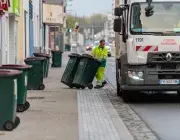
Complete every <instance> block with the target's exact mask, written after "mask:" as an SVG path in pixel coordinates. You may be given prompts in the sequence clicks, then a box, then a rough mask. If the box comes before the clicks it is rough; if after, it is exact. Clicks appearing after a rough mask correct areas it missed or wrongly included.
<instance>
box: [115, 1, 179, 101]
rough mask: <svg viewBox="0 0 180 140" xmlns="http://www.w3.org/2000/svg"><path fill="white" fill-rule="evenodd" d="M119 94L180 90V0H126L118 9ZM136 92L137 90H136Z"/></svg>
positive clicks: (117, 60) (116, 27)
mask: <svg viewBox="0 0 180 140" xmlns="http://www.w3.org/2000/svg"><path fill="white" fill-rule="evenodd" d="M115 16H117V18H116V19H115V20H114V31H115V32H119V34H120V40H121V42H120V49H118V48H116V51H118V52H116V79H117V93H118V95H120V96H121V95H122V97H123V99H124V100H125V101H127V100H128V99H129V98H130V97H131V96H132V94H133V96H135V95H136V93H137V92H139V91H160V90H162V91H178V93H179V91H180V0H174V1H170V0H163V1H162V0H154V1H152V0H147V1H145V0H125V1H124V3H123V5H120V7H118V8H115ZM135 91H136V92H135Z"/></svg>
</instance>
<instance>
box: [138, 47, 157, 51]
mask: <svg viewBox="0 0 180 140" xmlns="http://www.w3.org/2000/svg"><path fill="white" fill-rule="evenodd" d="M136 51H145V52H147V51H155V52H157V51H158V46H136Z"/></svg>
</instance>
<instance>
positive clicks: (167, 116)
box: [106, 57, 180, 140]
mask: <svg viewBox="0 0 180 140" xmlns="http://www.w3.org/2000/svg"><path fill="white" fill-rule="evenodd" d="M115 74H116V73H115V59H114V58H113V57H111V58H109V59H108V65H107V68H106V78H107V79H108V81H109V82H110V83H111V84H112V85H113V86H114V87H115V88H116V78H115ZM140 98H141V100H140V102H138V103H137V102H136V103H132V104H129V105H130V106H131V108H132V109H133V110H134V111H135V112H136V113H137V114H138V115H139V117H140V118H141V119H142V120H143V121H144V122H145V123H146V125H147V126H148V127H149V128H150V129H151V130H152V131H153V132H154V133H155V134H156V135H157V136H158V138H159V139H160V140H180V98H179V96H177V95H176V94H175V93H173V92H170V93H168V94H167V93H156V94H153V95H147V94H143V95H142V97H140Z"/></svg>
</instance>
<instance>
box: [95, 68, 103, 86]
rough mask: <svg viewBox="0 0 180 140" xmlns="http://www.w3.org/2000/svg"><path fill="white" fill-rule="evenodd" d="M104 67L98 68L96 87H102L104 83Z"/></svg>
mask: <svg viewBox="0 0 180 140" xmlns="http://www.w3.org/2000/svg"><path fill="white" fill-rule="evenodd" d="M104 74H105V67H99V68H98V71H97V73H96V79H97V85H102V83H103V81H104Z"/></svg>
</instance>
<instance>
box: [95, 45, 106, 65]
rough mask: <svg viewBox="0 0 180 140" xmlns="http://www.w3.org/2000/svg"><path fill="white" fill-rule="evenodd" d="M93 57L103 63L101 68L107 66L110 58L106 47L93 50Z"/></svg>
mask: <svg viewBox="0 0 180 140" xmlns="http://www.w3.org/2000/svg"><path fill="white" fill-rule="evenodd" d="M92 55H93V56H94V57H95V58H97V59H98V60H100V61H101V62H102V65H101V67H105V66H106V61H107V60H106V59H107V56H108V49H107V47H106V46H105V47H104V48H101V47H100V46H96V47H95V48H94V49H93V50H92Z"/></svg>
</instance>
